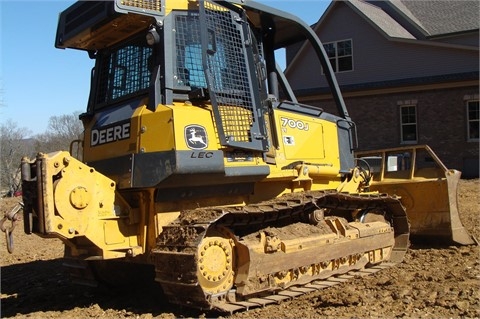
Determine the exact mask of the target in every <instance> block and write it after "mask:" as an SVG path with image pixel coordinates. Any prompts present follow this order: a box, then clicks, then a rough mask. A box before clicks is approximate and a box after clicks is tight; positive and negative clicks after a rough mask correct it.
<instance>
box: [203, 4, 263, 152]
mask: <svg viewBox="0 0 480 319" xmlns="http://www.w3.org/2000/svg"><path fill="white" fill-rule="evenodd" d="M205 8H206V9H207V10H206V14H207V17H208V19H207V27H208V29H209V30H212V33H211V34H210V37H214V38H215V40H214V44H212V46H214V49H215V50H216V52H215V54H212V55H209V56H208V58H209V60H208V64H209V68H210V72H211V74H212V77H211V79H212V80H213V83H212V88H213V92H211V94H212V93H213V94H214V95H215V98H216V101H217V103H218V111H219V113H220V117H221V119H222V123H223V129H224V133H225V139H226V141H227V143H228V142H232V141H235V142H243V143H249V142H251V141H252V136H251V130H252V124H253V122H254V117H253V101H252V98H251V93H250V82H249V74H248V71H247V61H246V57H245V53H244V50H243V38H242V34H241V32H240V30H239V28H237V25H236V24H235V23H233V22H232V18H231V16H230V13H229V12H228V11H227V10H225V8H224V7H222V6H217V5H215V4H212V3H209V2H205Z"/></svg>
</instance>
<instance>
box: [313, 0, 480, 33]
mask: <svg viewBox="0 0 480 319" xmlns="http://www.w3.org/2000/svg"><path fill="white" fill-rule="evenodd" d="M340 2H341V3H345V4H347V5H348V6H349V7H350V8H351V9H352V10H354V11H355V12H356V13H357V14H359V15H360V16H361V17H363V18H364V19H365V20H366V21H367V22H368V23H370V24H371V25H372V26H373V27H374V28H376V29H377V30H378V31H379V32H381V33H383V34H384V35H385V36H386V37H388V38H391V39H411V40H414V39H416V40H433V38H435V37H441V36H446V35H452V34H459V33H469V32H472V31H477V32H478V30H479V12H480V11H479V10H480V2H479V1H478V0H451V1H450V0H421V1H418V0H417V1H415V0H333V1H332V3H330V5H329V7H328V8H327V10H326V11H325V13H324V14H323V15H322V17H321V18H320V20H319V21H318V22H317V23H316V25H315V27H314V28H315V29H317V28H318V27H319V26H320V25H321V24H322V22H323V21H324V20H325V19H326V17H327V16H329V14H330V12H331V11H333V10H334V8H335V7H336V5H337V4H338V3H340Z"/></svg>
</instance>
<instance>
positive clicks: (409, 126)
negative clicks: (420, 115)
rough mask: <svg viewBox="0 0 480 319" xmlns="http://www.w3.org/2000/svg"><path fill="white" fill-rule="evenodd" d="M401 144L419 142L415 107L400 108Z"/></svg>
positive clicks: (404, 106)
mask: <svg viewBox="0 0 480 319" xmlns="http://www.w3.org/2000/svg"><path fill="white" fill-rule="evenodd" d="M400 127H401V139H402V140H401V142H402V143H415V142H417V115H416V107H415V105H402V106H401V107H400Z"/></svg>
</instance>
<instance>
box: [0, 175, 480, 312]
mask: <svg viewBox="0 0 480 319" xmlns="http://www.w3.org/2000/svg"><path fill="white" fill-rule="evenodd" d="M458 199H459V211H460V217H461V219H462V221H463V224H464V225H465V227H466V228H467V229H468V231H469V232H470V233H471V234H473V235H474V236H475V237H476V238H479V239H480V225H479V212H480V205H479V203H480V200H479V199H480V195H479V180H478V179H476V180H462V181H461V182H460V186H459V194H458ZM17 201H18V199H17V200H14V199H0V213H1V215H2V216H3V214H4V213H5V212H6V211H8V210H9V209H10V208H11V207H12V205H14V204H15V203H16V202H17ZM22 228H23V225H22V224H20V225H19V226H18V228H17V229H15V231H14V249H15V250H14V253H13V254H9V253H8V252H7V249H6V241H5V237H4V234H3V233H1V235H2V237H1V238H0V266H1V313H0V317H2V318H17V319H19V318H107V319H108V318H190V317H193V318H197V317H201V318H205V317H219V316H221V317H223V318H249V319H253V318H480V289H479V288H480V260H479V256H480V254H479V253H480V248H479V247H478V246H463V247H461V246H458V247H457V246H438V247H432V246H422V245H419V244H415V243H414V244H412V246H411V247H410V250H409V251H408V253H407V255H406V258H405V261H404V262H403V263H401V264H400V265H397V266H395V267H394V268H390V269H387V270H383V271H381V272H379V273H376V274H375V275H372V276H368V277H363V278H355V279H353V280H352V281H350V282H347V283H343V284H339V285H337V286H334V287H331V288H328V289H324V290H322V291H317V292H315V293H310V294H307V295H303V296H301V297H299V298H298V299H295V300H292V301H288V302H283V303H281V304H279V305H269V306H266V307H264V308H256V309H252V310H250V311H248V312H242V313H235V314H233V315H231V316H227V315H219V314H218V313H213V312H207V313H205V312H201V311H196V310H191V309H188V308H183V307H178V306H175V305H170V304H168V303H167V302H166V301H165V300H164V299H163V298H162V294H161V292H160V291H159V289H158V288H157V287H156V286H155V284H152V286H149V287H142V288H141V289H138V288H132V289H128V290H117V291H112V290H105V289H98V288H97V289H95V288H89V287H83V286H77V285H74V284H72V283H70V282H69V281H68V278H67V277H66V276H65V274H64V273H63V269H62V259H61V257H62V254H63V245H62V243H61V242H60V241H59V240H57V239H41V238H39V237H37V236H35V235H32V236H28V235H25V234H24V233H23V229H22Z"/></svg>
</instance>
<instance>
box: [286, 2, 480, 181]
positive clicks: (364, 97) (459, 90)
mask: <svg viewBox="0 0 480 319" xmlns="http://www.w3.org/2000/svg"><path fill="white" fill-rule="evenodd" d="M313 28H314V30H315V32H316V33H317V34H318V36H319V38H320V39H321V40H322V42H323V44H324V48H325V50H326V52H327V54H328V56H329V58H330V61H331V63H332V66H333V69H334V71H335V73H336V76H337V80H338V82H339V85H340V88H341V90H342V92H343V95H344V99H345V103H346V105H347V107H348V110H349V113H350V116H351V117H352V119H353V121H354V122H355V123H356V125H357V133H358V142H359V144H358V148H359V150H371V149H378V148H390V147H397V146H402V145H406V144H407V145H408V144H414V145H415V144H428V145H429V146H431V147H432V148H433V150H434V151H435V153H436V154H437V155H438V156H439V157H440V159H441V160H442V161H443V162H444V163H445V165H446V166H447V167H449V168H455V169H458V170H461V171H462V172H463V177H468V178H470V177H478V175H479V2H478V1H476V0H475V1H470V0H467V1H465V0H463V1H435V0H434V1H411V0H390V1H378V0H375V1H369V0H347V1H332V3H331V4H330V5H329V7H328V8H327V10H326V11H325V13H324V14H323V15H322V17H321V18H320V20H319V21H318V22H317V23H316V24H315V25H314V26H313ZM312 55H313V52H312V50H311V48H310V47H308V46H307V45H304V46H302V47H291V48H289V49H288V50H287V69H286V71H285V73H286V76H287V78H288V80H289V81H290V84H291V85H292V88H293V89H294V91H295V93H296V94H297V97H298V98H299V101H300V102H303V103H307V104H310V105H316V106H319V107H321V108H323V109H324V110H326V111H328V112H332V113H336V111H335V110H336V109H335V107H334V104H333V101H332V100H331V98H330V95H329V93H328V86H327V83H326V81H325V78H324V76H321V75H320V76H319V73H320V72H322V71H321V67H320V66H319V65H315V63H313V62H312V59H311V58H310V57H311V56H312ZM315 70H318V71H315Z"/></svg>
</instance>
